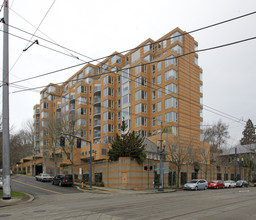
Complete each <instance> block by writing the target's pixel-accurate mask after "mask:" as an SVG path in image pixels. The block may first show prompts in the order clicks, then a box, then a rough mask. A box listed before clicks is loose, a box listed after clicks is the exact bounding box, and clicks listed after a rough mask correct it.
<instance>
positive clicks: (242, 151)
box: [222, 144, 256, 156]
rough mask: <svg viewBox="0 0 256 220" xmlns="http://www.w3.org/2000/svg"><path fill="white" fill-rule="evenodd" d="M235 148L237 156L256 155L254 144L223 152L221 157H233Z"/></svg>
mask: <svg viewBox="0 0 256 220" xmlns="http://www.w3.org/2000/svg"><path fill="white" fill-rule="evenodd" d="M235 148H236V149H237V154H246V153H256V151H255V149H256V144H247V145H237V146H235V147H232V148H229V149H226V150H223V153H222V156H228V155H235Z"/></svg>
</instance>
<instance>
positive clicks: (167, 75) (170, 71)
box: [165, 69, 177, 81]
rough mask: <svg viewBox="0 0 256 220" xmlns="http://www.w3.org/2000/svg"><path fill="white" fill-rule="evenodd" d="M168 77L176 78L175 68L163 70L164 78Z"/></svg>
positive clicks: (167, 78)
mask: <svg viewBox="0 0 256 220" xmlns="http://www.w3.org/2000/svg"><path fill="white" fill-rule="evenodd" d="M169 79H177V71H176V70H174V69H170V70H168V71H166V72H165V80H166V81H167V80H169Z"/></svg>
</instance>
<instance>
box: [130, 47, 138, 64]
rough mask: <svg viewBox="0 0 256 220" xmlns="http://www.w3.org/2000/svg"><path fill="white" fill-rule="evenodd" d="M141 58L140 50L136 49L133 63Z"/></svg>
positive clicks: (133, 54)
mask: <svg viewBox="0 0 256 220" xmlns="http://www.w3.org/2000/svg"><path fill="white" fill-rule="evenodd" d="M138 59H140V50H136V51H135V52H133V53H132V60H131V61H132V63H134V62H135V61H137V60H138Z"/></svg>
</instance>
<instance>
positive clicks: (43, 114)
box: [41, 112, 49, 118]
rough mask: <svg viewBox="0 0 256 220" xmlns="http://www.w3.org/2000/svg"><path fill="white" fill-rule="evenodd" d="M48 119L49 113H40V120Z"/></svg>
mask: <svg viewBox="0 0 256 220" xmlns="http://www.w3.org/2000/svg"><path fill="white" fill-rule="evenodd" d="M48 117H49V113H48V112H42V113H41V118H48Z"/></svg>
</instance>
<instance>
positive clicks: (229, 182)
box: [224, 180, 236, 188]
mask: <svg viewBox="0 0 256 220" xmlns="http://www.w3.org/2000/svg"><path fill="white" fill-rule="evenodd" d="M224 186H225V188H233V187H236V182H235V181H233V180H226V181H224Z"/></svg>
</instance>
